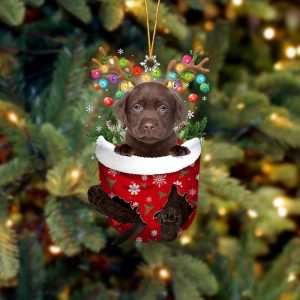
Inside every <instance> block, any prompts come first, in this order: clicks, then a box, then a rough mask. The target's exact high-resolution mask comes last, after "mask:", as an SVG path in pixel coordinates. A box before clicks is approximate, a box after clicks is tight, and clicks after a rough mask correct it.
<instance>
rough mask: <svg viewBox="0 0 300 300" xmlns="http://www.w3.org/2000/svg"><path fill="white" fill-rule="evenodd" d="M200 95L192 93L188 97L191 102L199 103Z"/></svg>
mask: <svg viewBox="0 0 300 300" xmlns="http://www.w3.org/2000/svg"><path fill="white" fill-rule="evenodd" d="M198 99H199V98H198V95H197V94H190V95H189V97H188V101H189V102H191V103H197V102H198Z"/></svg>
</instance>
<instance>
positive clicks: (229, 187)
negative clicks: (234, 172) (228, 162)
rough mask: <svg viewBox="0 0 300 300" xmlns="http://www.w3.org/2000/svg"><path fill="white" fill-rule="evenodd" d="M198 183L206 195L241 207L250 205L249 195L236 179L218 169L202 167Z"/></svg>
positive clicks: (250, 197) (250, 196)
mask: <svg viewBox="0 0 300 300" xmlns="http://www.w3.org/2000/svg"><path fill="white" fill-rule="evenodd" d="M200 182H201V184H202V185H203V187H204V188H205V190H207V192H208V193H213V194H215V195H217V196H219V197H221V198H223V199H225V200H228V199H230V200H233V201H237V202H238V203H240V204H241V205H242V206H246V207H248V206H249V205H251V202H252V195H251V193H250V192H249V191H248V190H246V189H245V188H244V187H242V186H241V185H240V182H239V181H238V180H237V179H235V178H231V177H229V176H228V174H227V173H224V171H221V170H220V169H217V168H213V167H210V168H209V169H207V168H203V167H202V170H201V173H200Z"/></svg>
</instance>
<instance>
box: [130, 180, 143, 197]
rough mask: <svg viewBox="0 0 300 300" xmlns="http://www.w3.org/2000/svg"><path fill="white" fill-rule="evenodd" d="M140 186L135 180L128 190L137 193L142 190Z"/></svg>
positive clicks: (133, 193)
mask: <svg viewBox="0 0 300 300" xmlns="http://www.w3.org/2000/svg"><path fill="white" fill-rule="evenodd" d="M140 191H141V190H140V186H139V185H138V184H136V183H135V182H133V183H132V184H130V185H129V188H128V192H129V193H130V194H131V195H137V194H138V193H139V192H140Z"/></svg>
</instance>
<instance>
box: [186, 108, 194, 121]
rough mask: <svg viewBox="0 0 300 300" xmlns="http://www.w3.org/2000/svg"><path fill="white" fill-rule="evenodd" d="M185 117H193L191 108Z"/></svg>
mask: <svg viewBox="0 0 300 300" xmlns="http://www.w3.org/2000/svg"><path fill="white" fill-rule="evenodd" d="M187 117H188V119H191V118H194V112H193V111H191V110H188V114H187Z"/></svg>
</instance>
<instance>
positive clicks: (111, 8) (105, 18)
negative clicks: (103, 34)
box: [100, 0, 125, 31]
mask: <svg viewBox="0 0 300 300" xmlns="http://www.w3.org/2000/svg"><path fill="white" fill-rule="evenodd" d="M101 2H102V3H103V4H102V6H101V8H100V17H101V20H102V22H103V26H104V28H106V29H107V30H108V31H114V30H115V29H117V28H118V27H119V26H120V25H121V23H122V22H123V19H124V15H125V13H124V12H125V7H124V3H123V1H119V0H101Z"/></svg>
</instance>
